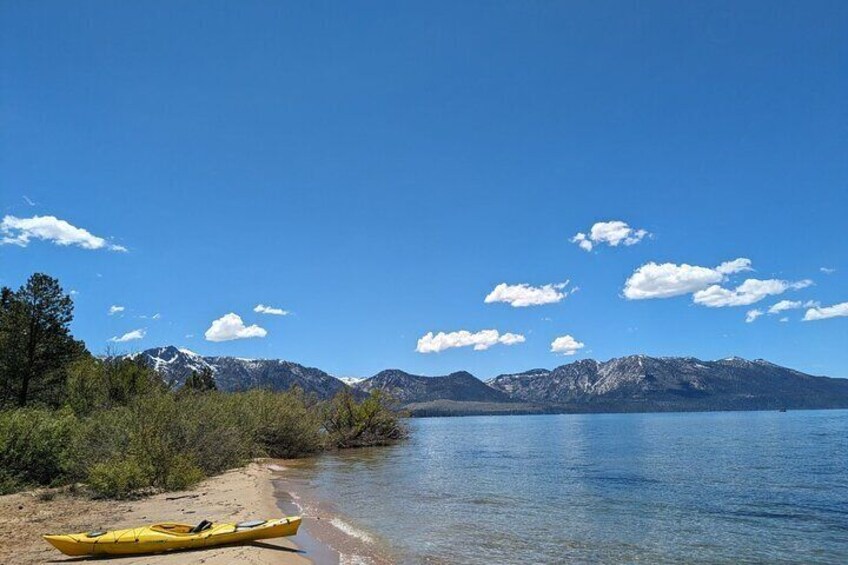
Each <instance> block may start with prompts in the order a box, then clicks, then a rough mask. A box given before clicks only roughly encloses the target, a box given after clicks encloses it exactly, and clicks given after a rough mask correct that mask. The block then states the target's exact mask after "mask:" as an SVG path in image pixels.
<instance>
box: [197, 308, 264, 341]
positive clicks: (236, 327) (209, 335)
mask: <svg viewBox="0 0 848 565" xmlns="http://www.w3.org/2000/svg"><path fill="white" fill-rule="evenodd" d="M204 335H205V337H206V340H207V341H231V340H234V339H247V338H251V337H265V336H266V335H268V332H267V331H266V330H265V329H264V328H260V327H259V326H257V325H255V324H254V325H252V326H245V325H244V322H243V321H242V319H241V316H239V315H238V314H234V313H232V312H230V313H229V314H225V315H224V316H221V317H220V318H218V319H217V320H215V321H213V322H212V325H211V326H209V329H208V330H206V333H205V334H204Z"/></svg>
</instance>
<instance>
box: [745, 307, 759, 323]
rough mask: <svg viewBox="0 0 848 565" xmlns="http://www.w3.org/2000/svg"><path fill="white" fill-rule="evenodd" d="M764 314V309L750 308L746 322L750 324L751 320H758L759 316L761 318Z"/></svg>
mask: <svg viewBox="0 0 848 565" xmlns="http://www.w3.org/2000/svg"><path fill="white" fill-rule="evenodd" d="M762 315H763V311H762V310H757V309H754V310H748V312H747V313H746V314H745V323H747V324H750V323H751V322H753V321H754V320H756V319H757V318H759V317H760V316H762Z"/></svg>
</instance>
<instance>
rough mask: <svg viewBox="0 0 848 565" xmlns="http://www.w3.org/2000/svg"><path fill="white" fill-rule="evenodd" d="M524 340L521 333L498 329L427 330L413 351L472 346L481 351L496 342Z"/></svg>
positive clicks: (432, 351) (426, 351)
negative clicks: (503, 332) (447, 331)
mask: <svg viewBox="0 0 848 565" xmlns="http://www.w3.org/2000/svg"><path fill="white" fill-rule="evenodd" d="M524 341H525V338H524V336H523V335H521V334H513V333H505V334H503V335H501V334H500V332H498V330H482V331H479V332H475V333H471V332H469V331H466V330H460V331H458V332H449V333H445V332H439V333H437V334H433V332H427V333H426V334H425V335H424V336H423V337H421V339H419V340H418V345H417V346H416V348H415V351H417V352H418V353H438V352H440V351H444V350H445V349H451V348H453V347H473V348H474V350H475V351H483V350H485V349H489V348H490V347H492V346H493V345H496V344H498V343H500V344H503V345H515V344H516V343H523V342H524Z"/></svg>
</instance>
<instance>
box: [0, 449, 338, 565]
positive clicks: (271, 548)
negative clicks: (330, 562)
mask: <svg viewBox="0 0 848 565" xmlns="http://www.w3.org/2000/svg"><path fill="white" fill-rule="evenodd" d="M271 478H272V477H271V470H269V469H268V467H267V465H265V464H262V463H258V462H257V463H252V464H251V465H249V466H247V467H245V468H243V469H237V470H233V471H229V472H227V473H224V474H223V475H219V476H217V477H212V478H211V479H208V480H206V481H204V482H202V483H201V484H199V485H198V486H197V488H195V489H193V490H191V491H187V492H170V493H165V494H158V495H156V496H152V497H149V498H144V499H141V500H135V501H126V502H116V501H105V500H91V499H88V498H85V497H82V496H74V495H71V494H68V493H67V492H64V491H58V490H39V491H34V492H25V493H17V494H11V495H6V496H0V532H2V533H3V535H2V536H0V563H3V564H8V565H11V564H23V563H27V564H30V563H38V564H42V563H79V562H86V561H89V560H88V559H83V560H81V559H80V558H79V557H76V558H74V557H67V556H65V555H63V554H61V553H59V552H58V551H57V550H55V549H53V548H52V547H51V546H50V545H49V544H47V543H46V542H45V541H43V540H42V539H41V534H45V533H76V532H85V531H91V530H98V529H109V530H113V529H122V528H129V527H134V526H140V525H144V524H154V523H156V522H165V521H173V522H185V523H195V522H199V521H200V520H202V519H208V520H212V521H213V522H222V521H223V522H235V521H241V520H247V519H256V518H276V517H280V516H282V512H281V511H280V509H279V508H278V507H277V501H276V499H275V497H274V486H273V484H272V482H271ZM303 530H304V528H301V532H303ZM306 535H308V534H306V533H305V532H303V533H299V534H298V535H297V536H295V537H294V538H285V539H277V540H266V541H262V542H257V543H255V544H251V545H242V546H232V547H221V548H210V549H203V550H196V551H187V552H174V553H164V554H158V555H152V556H134V557H119V558H110V559H108V560H107V561H106V562H108V563H109V564H110V565H111V564H112V563H115V564H121V563H133V564H139V565H141V564H144V565H160V564H161V565H171V564H173V565H176V564H188V563H205V564H207V565H231V564H235V563H244V564H249V565H263V564H266V563H268V564H270V563H273V564H277V565H299V564H304V563H311V561H310V560H309V559H308V558H307V556H306V554H305V552H303V551H301V550H300V549H299V548H298V546H297V545H296V540H297V539H298V538H301V537H303V536H306ZM315 543H316V542H315V540H309V543H308V544H304V545H310V546H312V547H315ZM330 551H331V550H330ZM91 561H94V559H91ZM97 561H99V562H101V563H103V562H104V561H103V560H102V559H97Z"/></svg>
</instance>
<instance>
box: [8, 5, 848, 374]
mask: <svg viewBox="0 0 848 565" xmlns="http://www.w3.org/2000/svg"><path fill="white" fill-rule="evenodd" d="M400 4H403V5H400ZM846 62H848V4H846V3H844V2H780V3H772V2H764V3H756V2H746V3H735V2H727V3H722V2H710V3H698V4H696V3H683V4H681V3H671V2H640V3H632V2H613V3H607V2H582V3H577V2H561V3H541V2H537V3H526V2H504V3H499V2H484V3H475V2H462V3H457V2H445V3H440V2H421V3H417V4H413V3H390V2H377V3H371V2H367V3H343V2H335V3H282V2H280V3H269V2H238V3H235V2H230V3H223V2H218V3H215V2H213V3H210V2H202V3H201V2H196V3H192V2H181V3H178V4H177V5H173V3H170V2H158V3H156V2H150V3H147V2H146V3H143V5H137V6H130V5H129V4H127V3H114V2H76V3H73V5H70V4H67V3H59V2H4V3H2V5H1V6H0V65H1V66H0V119H2V127H0V191H2V194H0V196H1V197H2V199H0V205H2V210H0V212H2V215H3V217H4V218H5V219H4V220H3V222H4V229H5V232H4V233H3V238H4V241H5V244H3V245H0V279H2V281H0V282H2V284H4V285H9V286H14V287H17V286H19V285H20V284H21V283H23V281H24V280H25V279H26V277H27V276H28V275H29V274H30V273H32V272H34V271H44V272H47V273H50V274H52V275H54V276H57V277H59V279H60V280H61V282H62V283H63V285H64V286H65V288H66V289H67V290H71V289H73V290H74V291H76V293H77V294H75V301H76V319H75V321H74V325H73V329H74V332H75V333H76V335H78V336H79V337H81V338H82V339H84V340H85V341H86V343H87V344H88V346H89V348H90V349H91V350H93V351H95V352H100V351H103V350H104V348H105V347H106V346H107V345H109V343H110V342H109V341H108V340H109V339H110V338H113V337H120V336H124V335H126V334H130V337H132V336H133V335H142V334H143V336H144V337H143V338H141V339H136V340H128V341H125V342H121V343H118V344H115V345H116V346H117V347H119V348H120V349H122V350H140V349H143V348H147V347H151V346H156V345H164V344H175V345H179V346H185V347H188V348H190V349H192V350H194V351H198V352H200V353H204V354H221V355H236V356H243V357H273V358H276V357H281V358H286V359H290V360H293V361H297V362H301V363H304V364H308V365H313V366H318V367H321V368H322V369H324V370H327V371H329V372H331V373H333V374H336V375H362V376H367V375H370V374H373V373H374V372H376V371H378V370H380V369H383V368H387V367H401V368H404V369H406V370H408V371H411V372H417V373H422V374H443V373H446V372H449V371H452V370H458V369H467V370H469V371H471V372H473V373H474V374H476V375H478V376H480V377H489V376H492V375H495V374H498V373H502V372H510V371H517V370H524V369H528V368H532V367H552V366H556V365H558V364H561V363H565V362H569V361H572V360H575V359H579V358H583V357H593V358H598V359H607V358H610V357H614V356H621V355H626V354H631V353H646V354H651V355H693V356H697V357H701V358H706V359H712V358H721V357H726V356H730V355H740V356H744V357H749V358H758V357H762V358H766V359H769V360H772V361H774V362H777V363H780V364H785V365H789V366H792V367H795V368H798V369H801V370H805V371H809V372H812V373H816V374H828V375H833V376H848V348H846V344H848V317H845V316H838V315H837V314H839V313H845V312H844V308H845V307H842V308H836V309H830V310H827V309H821V308H828V307H832V306H834V305H840V304H843V303H845V302H846V301H848V284H846V281H848V251H846V235H845V225H846V212H848V190H846V189H848V128H846V126H848V105H847V104H846V100H848V73H846V72H845V68H846ZM10 217H11V219H9V218H10ZM50 217H53V218H56V220H52V219H49V218H50ZM33 218H36V219H35V220H33ZM45 218H48V219H45ZM610 221H621V222H625V223H626V224H627V226H629V228H630V229H631V231H629V232H628V231H627V229H626V228H624V227H623V226H621V225H620V224H605V225H604V224H602V225H600V226H599V227H597V229H596V235H597V241H592V240H591V237H590V231H589V230H590V229H591V228H592V226H593V225H595V224H597V223H599V222H610ZM63 222H66V223H63ZM69 226H70V227H69ZM73 228H79V229H84V230H86V233H87V234H89V235H86V233H82V232H79V231H74V229H73ZM637 230H645V232H647V233H645V232H638V231H637ZM577 233H583V234H586V235H585V237H586V238H587V240H588V241H590V242H592V244H593V245H592V249H591V251H588V252H587V251H586V250H584V249H582V248H580V247H579V246H578V243H579V241H578V242H572V241H570V240H571V239H572V238H573V237H574V236H575V235H576V234H577ZM40 237H42V238H46V239H40ZM98 238H100V239H98ZM637 240H638V241H637ZM611 242H615V243H617V245H615V246H613V245H610V243H611ZM627 242H629V243H631V245H626V244H625V243H627ZM59 243H67V245H59ZM585 246H586V247H588V245H585ZM85 247H95V248H94V249H90V248H85ZM121 247H124V248H126V251H122V250H121V249H120V248H121ZM736 259H747V260H748V261H749V262H745V261H741V262H736V263H732V264H729V266H725V267H724V268H722V269H717V267H719V265H721V264H722V263H726V262H730V261H733V260H736ZM652 262H653V263H655V264H657V265H660V266H662V265H664V266H662V267H652V266H650V265H649V264H650V263H652ZM684 264H685V265H688V266H689V267H683V266H682V265H684ZM645 265H649V266H648V267H645ZM822 268H825V269H827V270H834V269H835V271H833V272H824V271H822V270H821V269H822ZM631 277H633V278H631ZM747 279H753V280H755V282H754V283H746V284H747V285H746V286H745V287H743V288H741V289H740V288H739V287H740V285H743V283H744V281H745V280H747ZM565 281H570V282H569V284H568V285H567V286H564V287H563V286H550V287H547V288H543V286H544V285H548V284H550V285H558V284H559V285H561V283H564V282H565ZM627 281H630V283H629V284H628V282H627ZM756 281H766V282H756ZM501 283H504V284H506V285H509V286H508V287H507V288H503V287H502V288H501V290H500V291H498V292H497V293H495V295H493V298H492V299H490V302H489V303H486V302H485V301H484V299H485V298H486V297H487V296H488V295H489V294H490V293H492V292H493V291H494V290H495V288H496V286H497V285H499V284H501ZM518 284H526V285H530V286H531V287H534V288H526V287H525V288H513V286H512V285H518ZM575 287H578V288H579V290H577V291H576V292H572V291H573V290H574V288H575ZM683 288H687V289H689V292H687V293H683V294H679V295H677V296H672V297H668V298H659V297H651V296H654V295H657V294H661V295H664V294H669V293H670V294H675V293H677V292H680V291H681V289H683ZM698 291H700V292H701V294H695V292H698ZM763 293H766V294H763ZM769 293H771V294H769ZM497 297H501V298H502V299H504V300H507V299H509V300H512V301H513V302H515V301H516V300H517V301H518V303H524V302H527V301H530V302H534V301H535V302H547V303H545V304H539V305H529V306H512V305H511V304H510V303H509V302H498V301H494V300H495V298H497ZM758 298H759V299H758ZM522 299H523V300H524V302H522ZM755 299H758V300H755ZM750 300H755V301H754V302H751V303H748V302H749V301H750ZM781 300H788V301H790V302H792V303H798V302H800V303H801V304H793V305H794V306H795V307H794V308H792V309H788V310H784V311H783V312H780V313H778V314H768V313H764V314H763V315H761V316H759V317H758V318H756V319H755V320H754V321H752V322H750V323H746V316H747V313H748V312H749V311H751V310H758V311H761V312H767V311H768V309H769V308H771V307H772V306H773V305H774V304H776V303H778V302H780V301H781ZM737 303H738V304H740V305H736V306H733V305H726V306H725V305H723V304H737ZM259 304H262V305H266V306H270V307H273V308H279V309H283V310H285V311H287V312H288V315H275V314H266V313H260V312H255V311H254V308H255V307H256V306H257V305H259ZM707 304H710V305H707ZM816 304H818V305H819V306H816ZM111 306H122V307H123V308H124V310H123V311H120V312H116V313H114V314H112V315H109V313H108V312H109V309H110V307H111ZM811 309H812V310H814V311H815V312H818V313H819V314H815V313H814V314H812V315H810V316H812V317H817V318H822V317H826V319H818V320H813V321H801V319H802V318H803V317H804V316H805V315H808V314H807V312H808V310H811ZM230 313H233V314H235V315H236V316H238V317H239V318H240V319H241V321H242V323H243V324H244V327H241V326H239V324H238V321H237V320H235V319H234V318H233V317H225V316H226V315H227V314H230ZM155 314H159V317H158V318H157V319H153V316H154V315H155ZM142 316H144V317H142ZM222 318H223V320H221V319H222ZM783 318H788V320H787V321H785V322H781V321H780V320H781V319H783ZM215 320H221V321H220V322H218V324H217V325H216V327H215V328H216V329H214V331H212V332H211V333H210V335H211V337H212V338H213V339H223V338H227V337H235V336H237V335H242V336H245V337H243V338H242V339H229V340H226V341H210V340H208V339H206V337H205V334H206V333H207V330H209V329H210V328H211V327H212V326H213V321H215ZM254 325H256V326H258V328H253V327H252V326H254ZM260 328H261V329H260ZM135 330H139V331H138V333H136V334H132V333H131V332H133V331H135ZM484 330H495V331H497V334H496V335H495V336H493V334H491V333H482V334H481V333H478V332H481V331H484ZM459 331H467V332H469V334H468V335H465V334H454V333H451V332H459ZM428 332H433V336H432V339H430V340H425V342H424V343H423V344H421V345H419V339H420V338H422V337H423V336H426V335H427V334H428ZM438 332H445V333H446V334H447V335H444V336H438ZM263 333H264V337H262V336H261V334H263ZM249 336H252V337H249ZM505 336H506V337H505ZM566 336H571V340H570V341H569V340H568V339H562V340H560V341H559V342H557V343H558V346H557V347H556V348H555V349H558V350H559V351H560V353H555V352H552V351H551V349H552V343H554V341H555V340H556V339H557V338H565V337H566ZM522 339H523V341H522ZM461 344H468V345H467V346H463V347H450V348H448V349H443V348H445V347H447V346H449V345H461ZM474 344H477V345H478V350H475V349H474V347H473V345H474ZM578 344H582V345H583V347H582V348H580V347H577V345H578ZM417 347H418V349H421V350H423V351H431V352H424V353H422V352H418V351H416V348H417ZM436 349H443V350H440V351H439V352H435V351H434V350H436ZM563 353H573V354H572V355H564V354H563Z"/></svg>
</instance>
